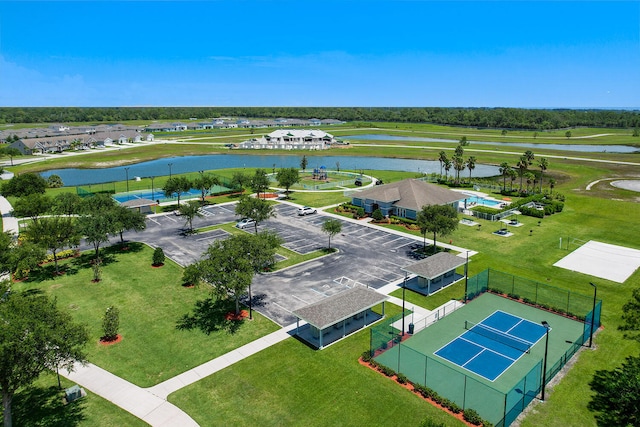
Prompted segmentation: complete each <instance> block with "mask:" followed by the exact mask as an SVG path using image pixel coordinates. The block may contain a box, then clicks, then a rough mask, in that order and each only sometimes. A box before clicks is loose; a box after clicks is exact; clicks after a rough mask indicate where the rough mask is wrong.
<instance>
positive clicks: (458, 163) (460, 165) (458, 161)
mask: <svg viewBox="0 0 640 427" xmlns="http://www.w3.org/2000/svg"><path fill="white" fill-rule="evenodd" d="M466 166H467V164H466V162H465V161H464V159H463V158H462V156H454V157H453V168H454V169H455V170H456V184H460V172H461V171H463V170H464V168H465V167H466Z"/></svg>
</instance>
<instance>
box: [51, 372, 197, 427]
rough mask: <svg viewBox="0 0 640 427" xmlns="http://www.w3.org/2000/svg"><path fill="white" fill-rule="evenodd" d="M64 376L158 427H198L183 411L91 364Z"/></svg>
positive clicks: (64, 373) (62, 373)
mask: <svg viewBox="0 0 640 427" xmlns="http://www.w3.org/2000/svg"><path fill="white" fill-rule="evenodd" d="M60 374H61V375H63V376H64V377H66V378H68V379H69V380H71V381H73V382H75V383H77V384H78V385H80V386H82V387H84V388H85V389H87V390H90V391H92V392H93V393H95V394H97V395H98V396H101V397H103V398H105V399H107V400H108V401H110V402H111V403H113V404H115V405H117V406H119V407H121V408H122V409H124V410H125V411H127V412H130V413H131V414H133V415H135V416H136V417H138V418H140V419H141V420H142V421H144V422H146V423H148V424H150V425H151V426H155V427H173V426H180V427H183V426H186V427H190V426H197V425H198V423H196V422H195V421H194V420H193V419H192V418H191V417H190V416H189V415H187V414H186V413H185V412H183V411H182V410H181V409H180V408H178V407H177V406H175V405H172V404H171V403H169V402H167V401H166V400H165V399H162V398H160V397H158V396H156V395H154V394H153V393H151V392H149V391H147V390H145V389H143V388H140V387H138V386H136V385H134V384H131V383H130V382H128V381H125V380H123V379H122V378H120V377H117V376H115V375H113V374H112V373H110V372H107V371H105V370H104V369H102V368H100V367H99V366H96V365H93V364H91V363H89V364H87V365H86V366H82V365H79V364H76V366H75V367H74V371H73V372H69V371H67V370H60Z"/></svg>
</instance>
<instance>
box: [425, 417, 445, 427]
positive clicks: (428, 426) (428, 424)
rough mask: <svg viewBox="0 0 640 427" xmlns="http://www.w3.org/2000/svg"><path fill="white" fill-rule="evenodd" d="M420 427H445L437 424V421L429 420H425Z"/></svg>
mask: <svg viewBox="0 0 640 427" xmlns="http://www.w3.org/2000/svg"><path fill="white" fill-rule="evenodd" d="M420 427H445V425H444V424H442V423H437V422H435V421H432V420H430V419H429V418H425V419H424V420H423V421H422V422H421V423H420Z"/></svg>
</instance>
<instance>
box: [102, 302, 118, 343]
mask: <svg viewBox="0 0 640 427" xmlns="http://www.w3.org/2000/svg"><path fill="white" fill-rule="evenodd" d="M119 328H120V310H118V309H117V308H116V307H114V306H111V307H109V308H107V311H105V313H104V317H103V318H102V333H103V334H104V335H103V338H104V339H105V340H107V341H112V340H114V339H116V338H117V337H118V329H119Z"/></svg>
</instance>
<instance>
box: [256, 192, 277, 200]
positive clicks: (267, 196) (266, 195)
mask: <svg viewBox="0 0 640 427" xmlns="http://www.w3.org/2000/svg"><path fill="white" fill-rule="evenodd" d="M260 198H261V199H277V198H278V195H277V194H276V193H261V194H260Z"/></svg>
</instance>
